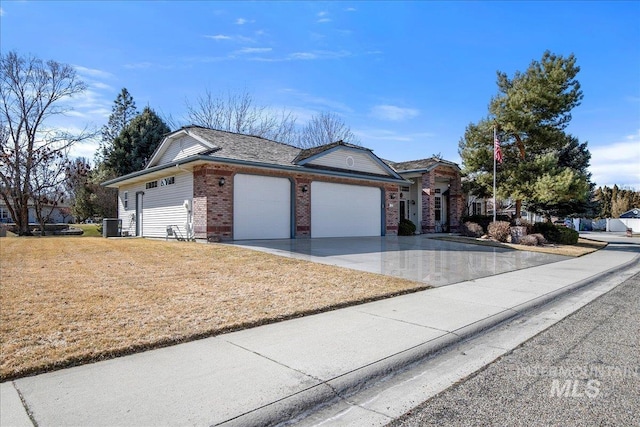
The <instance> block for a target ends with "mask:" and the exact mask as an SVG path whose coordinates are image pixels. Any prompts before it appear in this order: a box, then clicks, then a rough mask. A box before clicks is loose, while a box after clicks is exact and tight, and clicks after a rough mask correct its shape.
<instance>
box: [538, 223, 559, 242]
mask: <svg viewBox="0 0 640 427" xmlns="http://www.w3.org/2000/svg"><path fill="white" fill-rule="evenodd" d="M558 229H559V227H556V226H555V225H554V224H553V223H551V222H536V223H535V224H534V225H533V232H534V233H539V234H542V235H543V236H544V238H545V239H547V241H549V242H557V240H558V239H559V238H560V232H559V231H558Z"/></svg>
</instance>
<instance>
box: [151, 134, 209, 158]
mask: <svg viewBox="0 0 640 427" xmlns="http://www.w3.org/2000/svg"><path fill="white" fill-rule="evenodd" d="M205 149H206V147H205V146H204V145H202V144H201V143H200V142H198V141H196V140H195V139H193V138H191V137H190V136H183V137H182V138H180V139H177V140H176V141H173V142H172V143H171V144H169V146H168V147H167V149H166V150H165V152H164V153H163V154H162V156H161V157H160V159H158V161H157V162H156V163H155V164H158V165H162V164H165V163H170V162H173V161H176V160H180V159H184V158H186V157H189V156H193V155H195V154H198V153H200V152H201V151H203V150H205Z"/></svg>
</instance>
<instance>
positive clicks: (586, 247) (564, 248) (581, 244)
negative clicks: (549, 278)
mask: <svg viewBox="0 0 640 427" xmlns="http://www.w3.org/2000/svg"><path fill="white" fill-rule="evenodd" d="M436 238H437V239H441V240H449V241H451V242H458V243H471V244H474V245H482V246H494V247H498V248H509V249H515V250H518V251H530V252H543V253H547V254H554V255H565V256H573V257H579V256H583V255H586V254H590V253H591V252H595V251H597V250H598V249H602V248H604V247H605V246H607V243H605V242H598V241H596V240H589V239H583V238H582V237H580V238H578V243H576V244H575V245H558V244H553V245H551V244H550V245H544V246H525V245H516V244H512V243H500V242H496V241H494V240H484V239H476V238H474V237H463V236H442V237H436Z"/></svg>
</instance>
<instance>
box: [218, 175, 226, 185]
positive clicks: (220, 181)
mask: <svg viewBox="0 0 640 427" xmlns="http://www.w3.org/2000/svg"><path fill="white" fill-rule="evenodd" d="M224 183H225V181H224V177H222V178H220V179H219V180H218V185H219V186H220V187H222V186H223V185H224Z"/></svg>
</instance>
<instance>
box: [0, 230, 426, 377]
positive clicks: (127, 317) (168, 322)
mask: <svg viewBox="0 0 640 427" xmlns="http://www.w3.org/2000/svg"><path fill="white" fill-rule="evenodd" d="M0 268H1V280H2V282H1V284H0V308H1V310H0V339H1V342H0V358H1V359H0V380H2V381H5V380H8V379H11V378H16V377H20V376H24V375H29V374H33V373H38V372H43V371H47V370H51V369H56V368H61V367H65V366H71V365H74V364H80V363H86V362H91V361H96V360H100V359H104V358H110V357H115V356H118V355H123V354H129V353H132V352H136V351H141V350H145V349H149V348H154V347H159V346H165V345H170V344H174V343H178V342H182V341H186V340H191V339H196V338H200V337H206V336H212V335H216V334H220V333H223V332H225V331H231V330H235V329H241V328H247V327H251V326H256V325H259V324H264V323H268V322H273V321H277V320H282V319H286V318H291V317H295V316H300V315H303V314H309V313H313V312H318V311H323V310H328V309H331V308H336V307H342V306H346V305H350V304H354V303H357V302H362V301H367V300H372V299H378V298H382V297H385V296H390V295H394V294H398V293H404V292H410V291H415V290H420V289H425V288H426V286H425V285H424V284H422V283H416V282H411V281H408V280H403V279H399V278H393V277H388V276H382V275H376V274H371V273H365V272H358V271H354V270H348V269H342V268H338V267H333V266H328V265H323V264H314V263H311V262H307V261H302V260H296V259H290V258H282V257H278V256H274V255H270V254H266V253H263V252H257V251H252V250H248V249H244V248H239V247H234V246H227V245H221V244H200V243H184V242H180V243H179V242H164V241H154V240H145V239H103V238H71V237H69V238H66V237H65V238H60V237H20V238H18V237H7V238H2V239H0Z"/></svg>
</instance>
